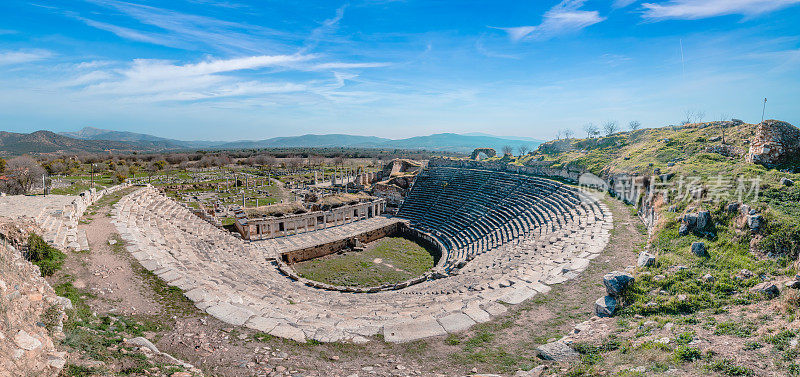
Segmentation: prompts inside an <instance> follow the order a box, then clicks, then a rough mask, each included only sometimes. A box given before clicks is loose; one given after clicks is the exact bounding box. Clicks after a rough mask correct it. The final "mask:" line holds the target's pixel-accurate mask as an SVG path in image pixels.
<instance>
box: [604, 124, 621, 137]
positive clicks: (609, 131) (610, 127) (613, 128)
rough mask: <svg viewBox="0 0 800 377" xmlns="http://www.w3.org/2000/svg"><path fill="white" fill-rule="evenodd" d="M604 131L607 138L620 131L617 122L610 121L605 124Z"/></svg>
mask: <svg viewBox="0 0 800 377" xmlns="http://www.w3.org/2000/svg"><path fill="white" fill-rule="evenodd" d="M603 131H605V133H606V136H611V135H613V134H615V133H616V132H617V131H619V128H618V126H617V122H616V121H613V120H610V121H608V122H605V123H603Z"/></svg>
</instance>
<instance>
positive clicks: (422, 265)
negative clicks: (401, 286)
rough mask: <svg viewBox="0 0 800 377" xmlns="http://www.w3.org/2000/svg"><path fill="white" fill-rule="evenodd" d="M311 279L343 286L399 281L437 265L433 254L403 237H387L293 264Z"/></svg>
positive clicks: (305, 276) (373, 284)
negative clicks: (365, 245)
mask: <svg viewBox="0 0 800 377" xmlns="http://www.w3.org/2000/svg"><path fill="white" fill-rule="evenodd" d="M377 260H380V261H377ZM293 267H294V269H295V270H296V271H297V273H298V274H299V275H300V276H302V277H304V278H306V279H310V280H316V281H320V282H324V283H328V284H333V285H339V286H361V287H367V286H377V285H382V284H391V283H399V282H402V281H405V280H408V279H410V278H413V277H416V276H419V275H422V274H423V273H424V272H425V271H427V270H429V269H430V268H431V267H433V256H432V254H431V253H430V252H429V251H428V250H427V249H426V248H425V247H423V246H422V245H420V244H418V243H416V242H414V241H412V240H409V239H407V238H403V237H385V238H382V239H380V240H378V241H375V242H374V243H372V244H370V245H368V246H367V248H366V249H365V250H364V251H349V252H346V253H344V254H342V255H338V254H333V255H328V256H325V257H321V258H316V259H313V260H309V261H304V262H300V263H296V264H294V265H293Z"/></svg>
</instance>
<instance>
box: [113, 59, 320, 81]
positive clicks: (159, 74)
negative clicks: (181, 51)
mask: <svg viewBox="0 0 800 377" xmlns="http://www.w3.org/2000/svg"><path fill="white" fill-rule="evenodd" d="M313 58H315V56H314V55H261V56H248V57H243V58H233V59H217V60H206V61H203V62H200V63H196V64H186V65H174V64H171V63H169V62H165V61H163V60H150V59H136V60H134V64H133V67H131V69H129V70H127V71H125V72H124V74H125V76H128V77H130V78H135V79H138V80H160V79H171V78H179V77H196V76H205V75H213V74H216V73H224V72H232V71H241V70H252V69H260V68H266V67H272V66H288V65H291V64H294V63H298V62H302V61H305V60H309V59H313Z"/></svg>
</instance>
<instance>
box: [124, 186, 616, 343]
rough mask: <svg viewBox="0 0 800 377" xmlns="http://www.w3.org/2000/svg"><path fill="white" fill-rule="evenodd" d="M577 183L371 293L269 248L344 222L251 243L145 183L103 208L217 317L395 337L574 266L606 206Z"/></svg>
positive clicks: (475, 311) (608, 224)
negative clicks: (530, 219)
mask: <svg viewBox="0 0 800 377" xmlns="http://www.w3.org/2000/svg"><path fill="white" fill-rule="evenodd" d="M554 187H555V186H554ZM559 190H576V189H573V188H568V187H566V186H563V187H561V188H559ZM550 192H553V191H552V190H551V191H550ZM572 194H573V196H575V195H578V194H577V193H574V192H573V193H572ZM543 195H544V194H543ZM580 195H581V196H582V199H584V200H581V201H567V200H566V199H564V198H563V197H562V196H559V195H550V196H547V197H546V198H543V199H542V202H543V203H547V205H546V206H543V207H541V209H539V210H538V211H541V212H542V213H545V212H546V213H547V216H546V217H544V216H540V217H538V218H539V219H540V221H539V222H538V223H536V224H532V227H529V228H525V227H522V226H520V227H519V228H515V229H514V233H513V234H510V233H509V234H505V235H504V236H503V238H502V239H501V238H497V240H495V241H493V242H492V243H491V245H493V246H486V247H480V248H474V247H473V248H471V249H470V248H466V249H459V250H460V251H458V252H460V253H467V252H468V251H469V250H475V251H476V252H474V253H470V254H469V255H466V254H464V255H454V256H452V257H453V258H452V260H453V261H454V262H456V261H458V262H459V263H458V264H457V265H458V267H457V268H454V269H453V270H452V271H451V274H450V275H449V276H448V277H445V278H441V279H436V280H429V281H424V282H422V283H419V284H416V285H412V286H409V287H407V288H404V289H400V290H395V291H381V292H375V293H348V292H340V291H332V290H325V289H319V288H314V287H311V286H307V285H304V284H302V283H301V282H298V281H294V280H292V279H289V278H288V277H287V276H286V275H284V274H281V273H280V272H279V271H278V269H277V265H276V264H275V263H274V262H273V261H272V260H271V258H272V257H274V255H276V252H277V250H276V249H275V248H278V249H280V248H281V247H297V246H298V245H306V244H308V243H311V242H315V241H314V237H318V238H319V239H320V240H322V241H324V240H325V239H326V238H325V237H328V236H330V235H331V233H335V232H341V234H340V236H341V235H343V234H348V232H350V231H351V230H348V228H342V229H335V228H332V229H327V230H328V231H330V232H328V233H325V234H323V233H319V232H312V233H304V234H302V235H300V236H302V237H303V238H302V239H301V238H296V239H281V240H270V241H274V243H272V244H262V243H259V242H256V243H250V242H246V241H243V240H240V239H237V238H235V237H233V236H232V235H230V234H229V233H226V232H225V231H222V230H219V229H217V228H215V227H213V226H211V225H210V224H208V223H207V222H205V221H203V220H202V219H200V218H198V217H196V216H194V215H192V214H191V213H190V212H189V211H188V210H187V209H186V208H184V207H182V206H181V205H180V204H178V203H176V202H174V201H173V200H171V199H169V198H167V197H165V196H164V195H162V194H160V193H158V192H157V191H156V190H155V189H153V188H151V187H147V188H144V189H141V190H138V191H136V192H134V193H132V194H130V195H128V196H126V197H124V198H122V199H121V200H120V201H119V202H118V203H117V204H116V206H115V207H114V209H113V210H112V213H113V216H114V223H115V224H116V226H117V229H118V230H119V232H120V234H121V235H122V236H123V238H124V239H125V240H126V241H127V243H128V250H129V252H131V253H132V255H133V256H134V257H135V258H136V259H137V260H139V261H140V262H141V264H142V265H143V266H144V267H145V268H147V269H149V270H151V271H153V272H154V273H155V274H156V275H158V276H159V277H161V278H162V279H163V280H165V281H166V282H167V283H168V284H170V285H172V286H176V287H178V288H180V289H182V290H183V291H184V292H185V294H186V296H187V297H188V298H189V299H191V300H192V301H193V302H194V303H195V305H196V306H197V307H198V308H200V309H202V310H205V311H206V312H208V313H209V314H211V315H213V316H215V317H217V318H219V319H220V320H222V321H225V322H227V323H231V324H234V325H243V326H246V327H249V328H253V329H256V330H259V331H264V332H267V333H270V334H272V335H274V336H278V337H283V338H288V339H293V340H296V341H305V340H308V339H314V340H317V341H321V342H333V341H350V342H355V343H364V342H368V341H369V338H370V337H371V336H375V335H378V334H381V335H383V337H384V339H385V340H387V341H390V342H404V341H411V340H415V339H420V338H425V337H430V336H437V335H444V334H447V333H448V332H458V331H461V330H463V329H465V328H468V327H469V326H471V325H473V324H474V323H480V322H486V321H488V320H489V319H490V318H491V317H493V316H497V315H500V314H502V313H504V312H505V311H506V310H507V309H506V307H505V306H504V305H503V304H501V303H508V304H517V303H520V302H522V301H524V300H526V299H529V298H531V297H533V296H534V295H536V294H540V293H541V294H543V293H546V292H547V291H549V290H550V287H549V285H552V284H558V283H562V282H564V281H567V280H569V279H571V278H574V277H576V276H578V274H579V273H581V272H582V271H583V270H585V269H586V267H587V266H588V265H589V260H591V259H593V258H595V257H596V256H597V255H598V254H599V253H600V252H601V251H602V250H603V248H604V247H605V245H606V243H607V242H608V239H609V231H610V229H611V228H612V226H613V225H612V224H613V222H612V218H611V212H610V211H609V210H608V208H607V207H605V206H604V205H603V204H601V203H598V202H597V201H595V200H590V199H591V197H590V196H587V194H583V193H581V194H580ZM520 205H521V204H520ZM376 221H378V220H376ZM352 225H353V227H354V228H355V227H357V226H363V225H364V222H358V223H354V224H352ZM478 225H480V226H488V225H489V223H487V224H478ZM524 229H527V230H524ZM334 236H335V235H334ZM499 240H502V241H503V242H499ZM278 241H283V244H280V243H278ZM475 242H478V243H480V242H481V240H480V239H478V240H475ZM481 245H484V243H481ZM486 245H490V244H488V243H487V244H486ZM454 250H456V249H454ZM454 266H456V264H455V263H454Z"/></svg>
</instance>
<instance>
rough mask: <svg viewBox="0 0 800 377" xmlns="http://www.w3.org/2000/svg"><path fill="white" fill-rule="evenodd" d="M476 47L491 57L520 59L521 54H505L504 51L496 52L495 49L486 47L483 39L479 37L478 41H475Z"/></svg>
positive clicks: (484, 54)
mask: <svg viewBox="0 0 800 377" xmlns="http://www.w3.org/2000/svg"><path fill="white" fill-rule="evenodd" d="M475 49H476V50H478V52H479V53H480V54H481V55H483V56H486V57H489V58H501V59H519V56H517V55H512V54H503V53H499V52H495V51H491V50H489V49H488V48H486V46H484V44H483V41H482V40H481V39H478V40H477V41H475Z"/></svg>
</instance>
